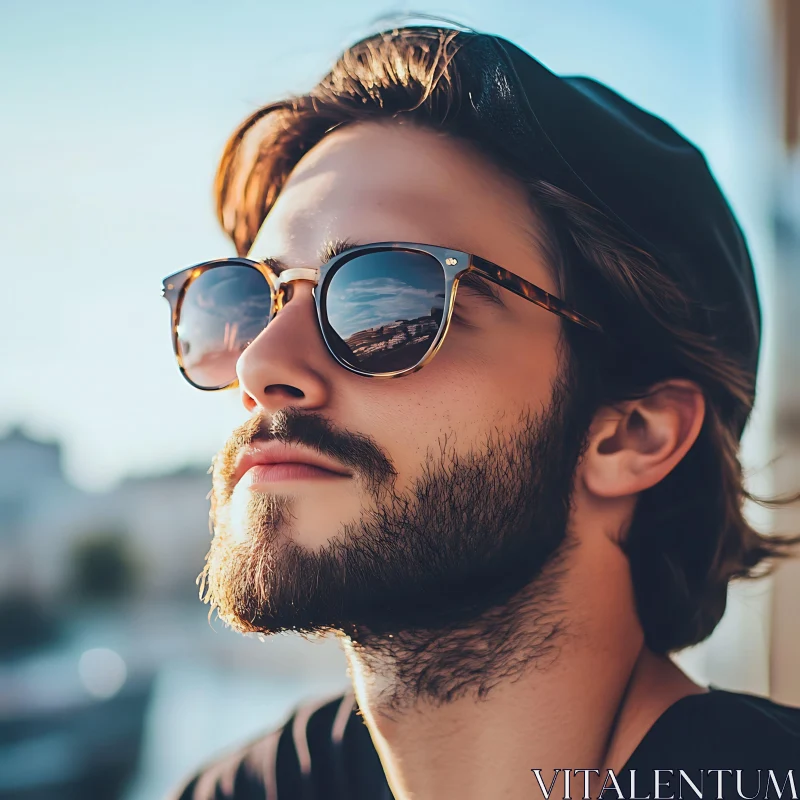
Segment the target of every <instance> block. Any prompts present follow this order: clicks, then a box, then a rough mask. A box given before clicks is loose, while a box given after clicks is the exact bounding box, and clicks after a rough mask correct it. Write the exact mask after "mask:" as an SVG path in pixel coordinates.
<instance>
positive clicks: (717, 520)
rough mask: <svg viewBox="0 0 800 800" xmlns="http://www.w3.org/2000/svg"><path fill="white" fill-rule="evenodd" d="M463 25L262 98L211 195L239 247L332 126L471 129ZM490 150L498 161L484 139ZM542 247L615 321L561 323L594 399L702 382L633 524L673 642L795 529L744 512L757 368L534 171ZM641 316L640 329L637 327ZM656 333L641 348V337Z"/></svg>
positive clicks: (604, 222) (604, 224)
mask: <svg viewBox="0 0 800 800" xmlns="http://www.w3.org/2000/svg"><path fill="white" fill-rule="evenodd" d="M458 48H459V41H458V32H457V31H455V30H448V29H440V30H436V29H431V28H426V29H420V28H416V29H415V28H404V29H400V30H395V31H393V32H391V33H384V34H378V35H376V36H374V37H372V38H370V39H367V40H365V41H362V42H359V43H358V44H357V45H354V46H353V47H351V48H350V49H348V50H347V51H346V52H345V53H344V54H343V55H342V56H341V58H340V59H339V60H338V61H337V62H336V64H335V65H334V66H333V68H332V69H331V71H330V72H329V73H328V75H326V76H325V77H324V78H323V79H322V81H320V83H319V84H318V85H317V86H315V87H314V88H313V89H312V90H311V91H310V92H309V93H308V94H306V95H302V96H300V97H293V98H290V99H287V100H284V101H281V102H278V103H274V104H271V105H268V106H265V107H263V108H261V109H259V110H258V111H256V112H255V113H254V114H252V115H251V116H250V117H248V118H247V119H246V120H245V121H244V122H243V123H242V124H241V125H240V126H239V127H238V129H237V130H236V131H235V132H234V133H233V135H232V136H231V138H230V139H229V141H228V143H227V145H226V147H225V150H224V152H223V155H222V159H221V162H220V165H219V169H218V172H217V177H216V184H215V191H216V198H217V210H218V215H219V219H220V221H221V223H222V226H223V228H224V229H225V231H226V232H227V233H228V235H229V236H230V237H231V238H232V239H233V242H234V244H235V245H236V249H237V251H238V252H239V253H240V254H244V253H246V252H247V251H248V250H249V249H250V246H251V244H252V243H253V240H254V239H255V236H256V234H257V233H258V230H259V228H260V226H261V223H262V222H263V220H264V218H265V217H266V215H267V213H268V212H269V210H270V208H271V207H272V205H273V203H274V202H275V200H276V198H277V197H278V194H279V193H280V191H281V189H282V187H283V185H284V183H285V181H286V179H287V177H288V175H289V173H290V172H291V170H292V169H293V168H294V166H295V165H296V164H297V162H298V161H299V160H300V158H301V157H302V156H303V154H304V153H306V152H307V151H308V150H310V149H311V148H312V147H314V145H316V144H317V143H318V142H319V141H320V140H321V139H322V138H323V137H324V136H326V135H327V134H328V133H329V132H330V131H332V130H333V129H334V128H337V127H339V126H342V125H348V124H352V123H355V122H359V121H366V120H375V119H388V118H391V117H393V116H397V115H403V116H404V117H405V118H409V119H413V120H415V121H417V122H419V123H420V124H423V125H428V126H432V127H434V128H435V129H437V130H444V131H448V132H449V133H451V134H452V135H454V136H458V137H466V138H469V136H468V135H467V134H465V132H464V131H463V130H460V129H459V127H458V124H457V122H455V121H454V120H455V118H456V115H455V114H453V113H451V112H452V111H453V109H456V108H457V107H458V105H459V104H460V102H461V100H462V97H461V93H460V87H459V75H458V70H457V68H456V64H455V63H454V62H453V57H454V55H455V54H456V52H457V50H458ZM474 143H475V144H477V145H478V147H479V148H480V149H481V151H482V152H484V153H485V154H486V155H487V157H489V158H492V159H494V160H495V161H496V162H497V163H498V164H500V165H501V166H503V167H505V168H507V169H510V170H511V172H512V173H513V172H514V165H513V164H505V163H503V162H502V159H500V157H499V156H498V155H497V153H496V152H495V151H494V149H493V147H492V144H491V142H485V141H477V142H474ZM525 183H526V185H527V186H528V189H529V192H530V197H531V202H532V204H533V207H534V208H535V210H536V212H537V214H538V216H539V218H540V219H541V221H542V225H543V232H544V246H545V248H546V251H547V255H548V256H549V258H550V262H551V265H552V266H553V267H554V269H555V272H556V275H557V278H558V281H559V289H560V292H561V296H562V298H564V299H565V300H566V301H567V302H569V303H571V304H572V305H573V306H575V307H576V308H578V309H580V310H581V312H582V313H584V314H587V315H588V316H590V317H592V318H594V319H597V320H598V321H599V322H600V323H601V324H603V325H604V326H605V327H606V328H607V329H608V330H609V331H610V332H611V334H612V335H611V336H609V337H607V340H606V341H607V342H608V344H606V345H603V346H600V347H598V344H597V341H596V337H594V338H593V337H592V336H591V335H587V334H586V333H585V332H584V331H582V330H581V329H579V328H578V326H574V325H567V326H565V328H564V335H565V339H566V341H567V343H568V347H569V354H570V358H569V362H570V367H569V368H570V371H571V373H572V376H573V380H574V382H575V385H576V386H577V387H578V388H579V389H580V391H581V393H582V396H584V397H585V398H586V402H588V403H591V404H592V407H593V408H594V409H597V408H599V407H601V406H603V405H609V404H613V403H615V402H619V401H621V400H624V399H631V398H633V397H641V396H644V395H646V394H647V393H648V391H649V390H651V389H652V387H653V385H654V384H656V383H657V382H659V381H662V380H665V379H667V378H676V377H683V378H688V379H690V380H693V381H695V382H696V383H697V384H698V385H699V386H700V387H701V389H702V391H703V393H704V395H705V398H706V404H707V410H706V417H705V421H704V423H703V427H702V430H701V432H700V435H699V437H698V439H697V441H696V442H695V444H694V445H693V447H692V448H691V450H690V451H689V453H688V454H687V455H686V457H685V458H684V459H683V460H682V461H681V463H680V464H679V465H678V466H677V467H676V468H675V469H674V470H673V471H672V472H671V473H670V474H669V475H668V476H667V477H666V478H665V479H664V480H662V481H661V482H660V483H658V484H657V485H656V486H654V487H653V488H651V489H649V490H647V491H645V492H643V493H642V494H641V495H640V497H639V500H638V503H637V508H636V511H635V514H634V518H633V521H632V524H631V526H630V528H629V530H628V532H627V535H626V538H625V548H626V552H627V554H628V557H629V559H630V564H631V572H632V576H633V582H634V588H635V592H636V599H637V608H638V613H639V617H640V619H641V622H642V626H643V629H644V632H645V638H646V641H647V644H648V646H650V647H651V648H652V649H653V650H655V651H657V652H668V651H672V650H677V649H680V648H682V647H686V646H689V645H692V644H696V643H697V642H700V641H701V640H703V639H704V638H706V637H707V636H708V635H709V634H710V633H711V632H712V631H713V629H714V628H715V627H716V625H717V623H718V622H719V620H720V618H721V617H722V614H723V612H724V610H725V604H726V597H727V586H728V582H729V581H730V580H731V579H733V578H750V577H758V576H760V575H761V574H763V573H765V572H766V571H767V568H768V564H769V559H773V558H776V557H780V556H784V555H786V554H787V552H788V547H789V546H790V545H793V544H795V543H796V542H797V541H800V537H791V538H790V537H778V536H765V535H763V534H761V533H759V532H758V531H756V530H755V529H754V528H753V527H752V526H751V525H750V524H749V523H748V522H747V520H746V519H745V517H744V514H743V504H744V501H745V500H748V499H751V500H752V499H755V498H753V497H752V496H751V495H750V494H749V493H748V492H747V491H746V490H745V488H744V486H743V478H742V470H741V465H740V463H739V458H738V449H739V436H740V434H741V431H742V429H743V427H744V424H745V422H746V420H747V418H748V416H749V413H750V410H751V408H752V405H753V400H754V385H753V377H752V375H751V374H749V373H748V371H746V370H745V369H743V368H742V367H741V366H739V365H738V364H737V363H736V362H735V361H734V360H732V359H731V358H730V357H729V356H727V355H726V354H725V353H724V352H722V351H721V350H719V349H718V348H717V347H716V346H715V344H714V341H713V339H712V338H711V337H709V336H706V335H703V334H701V333H700V332H699V331H698V330H697V329H696V328H697V326H693V324H692V320H694V319H695V318H696V313H695V312H696V304H695V303H694V302H693V301H692V300H691V299H690V298H689V297H688V296H687V295H686V294H685V293H684V292H683V291H682V290H681V288H680V287H679V286H678V285H677V284H676V283H674V282H673V281H672V280H670V279H669V278H668V277H666V275H665V273H664V272H663V271H661V270H660V269H659V265H658V263H657V261H656V260H655V259H654V258H653V257H652V256H651V255H650V254H648V253H647V252H644V251H643V250H641V249H640V248H637V247H636V246H634V245H633V244H632V243H631V242H630V241H628V240H626V238H625V236H624V235H623V234H622V233H621V231H620V230H619V228H618V227H617V226H616V225H615V224H614V223H613V222H612V221H611V220H610V219H609V218H608V217H607V216H606V215H604V214H603V213H602V212H601V211H599V210H598V209H596V208H594V207H592V206H590V205H588V204H586V203H585V202H583V201H581V200H579V199H578V198H576V197H574V196H573V195H570V194H568V193H567V192H565V191H563V190H561V189H559V188H558V187H556V186H553V185H552V184H550V183H547V182H545V181H543V180H536V179H533V180H531V179H529V178H527V177H526V179H525ZM645 330H646V334H647V335H646V336H645V335H643V331H645ZM645 340H646V341H647V351H646V352H644V351H643V350H642V349H640V347H641V346H640V345H639V344H638V343H640V342H643V341H645Z"/></svg>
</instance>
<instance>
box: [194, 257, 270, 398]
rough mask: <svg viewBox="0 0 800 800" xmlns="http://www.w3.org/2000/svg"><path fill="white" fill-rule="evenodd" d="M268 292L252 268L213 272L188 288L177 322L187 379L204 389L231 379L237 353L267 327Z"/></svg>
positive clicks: (215, 269)
mask: <svg viewBox="0 0 800 800" xmlns="http://www.w3.org/2000/svg"><path fill="white" fill-rule="evenodd" d="M270 308H271V292H270V285H269V283H268V282H267V279H266V278H265V277H264V276H263V275H262V274H261V273H260V272H259V271H258V270H256V269H253V268H252V267H247V266H244V265H239V264H226V265H223V266H218V267H212V268H210V269H208V270H206V271H205V272H203V273H202V274H201V275H199V276H198V277H197V278H195V279H194V280H193V281H192V282H191V283H190V284H189V286H188V287H187V289H186V291H185V293H184V295H183V300H182V302H181V306H180V317H179V319H178V352H179V354H180V357H181V362H182V363H183V368H184V371H185V372H186V375H187V377H188V378H189V380H191V381H192V382H193V383H194V384H196V385H197V386H200V387H202V388H204V389H218V388H220V387H222V386H227V385H228V384H229V383H232V382H233V381H234V380H235V379H236V362H237V361H238V359H239V356H240V355H241V354H242V351H243V350H244V349H245V348H246V347H247V345H248V344H250V342H252V341H253V339H255V338H256V336H258V334H259V333H261V331H263V330H264V328H265V327H266V326H267V323H268V322H269V314H270Z"/></svg>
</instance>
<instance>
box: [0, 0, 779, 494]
mask: <svg viewBox="0 0 800 800" xmlns="http://www.w3.org/2000/svg"><path fill="white" fill-rule="evenodd" d="M753 5H755V4H753V3H750V4H749V6H748V4H747V3H745V2H730V3H729V2H727V0H648V2H642V0H603V2H598V1H597V0H560V1H559V2H557V3H555V2H552V0H527V2H524V3H523V2H520V0H510V1H508V2H503V1H502V0H491V2H477V0H475V1H472V2H468V1H466V0H465V1H464V2H452V1H451V2H450V3H447V4H438V3H430V2H417V3H415V4H414V9H415V10H416V11H424V12H429V13H436V14H440V15H441V16H443V17H448V18H452V19H456V20H459V21H461V22H463V23H465V24H469V25H472V26H474V27H477V28H480V29H484V30H490V31H493V32H496V33H500V34H502V35H505V36H507V37H508V38H510V39H513V40H514V41H515V42H516V43H518V44H519V45H521V46H522V47H524V48H526V49H527V50H528V51H529V52H531V53H532V54H533V55H535V56H536V57H537V58H539V59H540V60H541V61H543V62H544V63H545V64H546V65H547V66H549V67H550V68H551V69H554V70H555V71H557V72H563V73H573V74H586V75H591V76H593V77H596V78H599V79H601V80H604V81H606V82H608V83H609V84H611V85H612V86H613V87H614V88H616V89H617V90H618V91H620V92H622V93H623V94H625V95H626V96H628V97H629V98H630V99H632V100H634V101H636V102H638V103H640V104H641V105H643V106H645V107H646V108H648V109H651V110H654V111H656V112H657V113H659V114H661V115H662V116H664V117H665V118H666V119H667V120H669V121H670V122H671V123H673V124H674V125H675V126H676V127H677V128H678V129H679V130H682V131H683V132H684V133H685V134H686V135H688V136H689V137H690V138H693V139H694V140H695V141H697V142H698V144H700V146H701V147H703V148H704V149H705V150H706V153H707V155H708V157H709V160H710V162H711V164H712V167H713V168H714V170H715V172H716V173H717V175H718V178H719V179H720V182H721V183H722V185H723V188H725V190H726V191H727V192H728V193H729V196H730V198H731V201H732V203H733V205H734V208H736V209H737V211H738V212H739V213H740V215H741V218H742V222H743V224H744V226H745V229H746V231H747V232H748V233H749V234H750V235H751V236H752V237H753V238H752V240H751V245H753V246H754V250H755V252H756V255H758V252H759V248H760V245H759V238H760V237H761V236H762V233H761V227H760V226H761V223H762V221H763V219H762V218H763V213H764V212H763V208H764V204H763V202H762V200H763V196H764V191H765V184H764V181H763V180H762V179H760V178H759V177H758V175H759V173H758V169H759V165H760V164H761V163H762V161H763V158H761V157H759V156H758V154H757V153H756V154H755V156H754V155H753V154H752V153H749V154H748V157H747V159H743V158H742V156H743V154H745V153H747V145H748V142H749V141H750V138H752V137H753V136H755V137H756V138H757V136H758V130H759V123H758V121H757V120H756V121H754V120H753V117H754V113H753V111H752V109H748V108H747V107H745V106H744V105H743V101H742V97H743V94H746V90H747V86H748V81H757V80H758V79H759V69H760V67H759V65H758V63H755V62H754V63H751V64H748V63H743V62H742V60H741V58H740V57H739V56H738V55H737V48H738V52H741V50H742V47H741V41H740V38H741V31H742V30H744V29H746V28H747V29H749V28H748V26H750V27H752V25H751V22H752V21H751V20H743V19H741V18H739V17H737V9H742V8H744V7H750V6H753ZM397 9H398V7H397V6H396V5H393V4H387V5H381V3H379V2H378V3H376V2H374V0H373V1H372V2H360V1H359V2H342V3H333V2H316V0H304V1H303V2H296V3H273V2H268V1H267V0H261V2H250V1H248V2H245V1H244V0H229V1H228V2H225V3H221V2H207V1H206V2H200V1H199V0H193V2H188V1H186V0H180V1H178V2H161V3H156V2H152V0H146V1H144V2H141V1H140V2H136V3H133V2H129V3H108V2H107V0H105V1H104V2H85V1H83V2H82V1H81V0H73V2H69V3H64V2H60V0H59V1H58V2H55V1H54V0H39V1H38V2H30V0H0V108H2V113H1V114H0V180H1V183H0V186H2V191H0V246H2V251H1V252H2V256H1V257H0V270H2V279H3V286H4V291H3V292H0V341H2V342H3V345H2V349H1V350H0V352H2V362H0V363H1V364H2V369H3V379H2V391H1V392H0V431H2V429H3V428H4V427H7V426H8V425H11V424H13V423H15V422H21V423H23V424H24V425H25V426H26V427H27V428H28V429H29V430H30V431H32V432H34V433H36V434H39V435H44V436H52V437H58V438H60V439H61V440H62V441H63V442H64V444H65V454H66V464H67V467H68V469H69V472H70V475H71V476H72V477H73V478H74V479H75V480H76V481H77V482H78V483H80V484H81V485H83V486H86V487H95V488H101V487H103V486H106V485H108V484H109V483H111V482H113V481H115V480H117V479H118V478H119V477H120V476H122V475H124V474H128V473H143V472H147V471H151V470H164V469H170V468H173V467H177V466H180V465H183V464H186V463H199V464H207V463H208V462H209V459H210V457H211V455H212V454H213V453H214V452H215V451H216V450H217V449H218V447H219V446H220V445H221V444H222V443H223V442H224V440H225V438H226V436H227V435H228V433H229V432H230V430H231V429H232V428H233V427H234V426H236V425H238V424H240V423H241V421H242V420H243V419H244V411H243V409H242V407H241V405H240V403H239V401H238V398H237V396H236V395H235V393H218V394H216V395H212V394H203V393H200V392H195V391H193V390H192V389H191V388H190V387H189V386H188V384H184V383H183V382H182V380H181V379H180V377H179V375H178V373H177V370H176V369H175V367H174V363H173V359H172V354H171V350H170V344H169V340H168V317H167V304H166V302H165V301H164V300H163V299H162V298H161V297H160V296H159V289H160V281H161V278H162V277H163V276H165V275H167V274H169V273H171V272H175V271H177V270H179V269H181V268H183V267H185V266H188V265H190V264H192V263H195V262H197V261H201V260H205V259H209V258H216V257H220V256H225V255H230V254H232V252H233V251H232V247H231V245H230V243H229V242H228V241H227V240H226V239H225V237H224V236H223V235H222V233H221V231H220V230H219V229H218V227H217V224H216V221H215V218H214V215H213V209H212V200H211V181H212V176H213V173H214V169H215V166H216V159H217V157H218V155H219V153H220V150H221V148H222V146H223V144H224V142H225V140H226V138H227V136H228V134H229V133H230V132H231V130H232V129H233V127H234V126H235V125H236V124H237V123H238V122H239V121H240V120H241V119H242V118H243V117H244V116H245V115H246V114H248V113H249V112H250V111H252V110H253V109H254V108H256V107H257V106H259V105H261V104H263V103H265V102H268V101H270V100H272V99H275V98H277V97H280V96H282V95H284V94H286V93H289V92H294V91H302V90H304V89H306V88H308V87H309V86H310V85H311V84H312V83H313V82H315V81H316V80H317V79H318V78H319V77H320V76H321V75H322V74H323V73H324V71H325V70H326V68H327V67H328V66H329V64H330V63H331V62H332V60H333V59H334V58H335V56H336V55H337V53H338V51H339V50H341V49H342V48H343V47H345V46H346V45H347V44H348V43H349V42H351V41H352V40H354V39H356V38H358V37H360V36H361V35H363V34H365V33H367V32H369V31H370V30H371V29H372V28H373V27H374V26H373V23H374V21H375V20H376V18H377V17H379V16H380V15H381V14H382V13H386V12H390V11H396V10H397ZM756 22H757V20H756ZM760 158H761V160H759V159H760ZM759 181H760V182H759Z"/></svg>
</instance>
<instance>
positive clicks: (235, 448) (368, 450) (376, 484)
mask: <svg viewBox="0 0 800 800" xmlns="http://www.w3.org/2000/svg"><path fill="white" fill-rule="evenodd" d="M271 441H278V442H281V443H282V444H287V445H301V446H304V447H307V448H309V449H310V450H314V451H315V452H317V453H319V454H320V455H323V456H326V457H328V458H331V459H333V460H334V461H337V462H339V463H340V464H342V465H343V466H346V467H349V468H350V469H351V470H353V472H354V473H355V474H357V475H358V476H359V477H360V478H361V479H362V480H364V481H365V482H366V483H367V485H368V487H369V488H370V489H371V490H372V491H373V492H374V491H377V490H378V489H379V488H380V487H382V486H385V485H386V484H388V483H389V482H390V481H391V480H392V479H393V478H394V477H395V476H396V475H397V470H396V469H395V468H394V465H393V464H392V461H391V459H390V458H389V456H388V454H387V453H386V452H385V451H384V450H383V449H382V448H381V447H380V445H379V444H378V443H377V442H376V441H375V440H374V439H373V438H372V437H370V436H366V435H365V434H362V433H352V432H351V431H347V430H344V429H343V428H339V427H337V426H336V425H334V424H333V423H332V422H331V421H330V420H329V419H327V418H326V417H325V416H323V415H322V414H320V413H318V412H316V411H302V410H300V409H295V408H287V409H284V410H281V411H278V412H276V413H275V414H272V415H271V416H270V417H267V416H265V415H259V416H255V417H252V418H251V419H249V420H248V421H247V422H246V423H244V425H242V426H240V427H239V428H237V429H236V430H235V431H234V433H233V434H232V435H231V437H230V439H228V441H227V443H226V444H225V446H224V447H223V448H222V450H220V451H219V453H217V455H216V456H214V460H213V462H212V469H213V471H214V477H215V483H216V482H217V481H220V483H221V485H222V486H223V487H226V493H227V492H229V491H230V490H231V487H230V482H231V480H232V479H233V475H234V472H235V469H236V458H237V456H238V454H239V451H240V450H241V449H242V448H243V447H247V446H248V445H250V444H253V443H255V442H271Z"/></svg>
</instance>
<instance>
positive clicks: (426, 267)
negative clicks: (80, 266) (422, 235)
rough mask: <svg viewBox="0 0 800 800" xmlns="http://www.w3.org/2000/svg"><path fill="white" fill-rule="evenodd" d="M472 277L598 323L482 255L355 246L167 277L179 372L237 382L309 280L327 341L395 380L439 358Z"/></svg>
mask: <svg viewBox="0 0 800 800" xmlns="http://www.w3.org/2000/svg"><path fill="white" fill-rule="evenodd" d="M466 273H475V275H476V276H478V277H479V278H483V279H485V280H487V281H490V282H491V283H493V284H495V285H497V286H501V287H503V288H504V289H508V290H509V291H511V292H513V293H514V294H516V295H519V296H520V297H524V298H525V299H526V300H530V301H531V302H532V303H535V304H536V305H537V306H540V307H541V308H544V309H546V310H547V311H550V312H552V313H553V314H558V315H559V316H560V317H563V318H564V319H568V320H569V321H570V322H574V323H576V324H577V325H581V326H583V327H584V328H588V329H590V330H593V331H598V332H600V331H602V328H601V326H600V325H599V324H598V323H596V322H594V321H592V320H590V319H587V318H586V317H584V316H583V315H582V314H579V313H578V312H577V311H575V310H574V309H571V308H570V307H569V306H568V305H567V304H566V303H564V302H563V301H561V300H559V299H558V298H557V297H554V296H553V295H551V294H549V293H548V292H546V291H544V289H540V288H539V287H538V286H535V285H534V284H532V283H529V282H528V281H526V280H524V279H523V278H520V277H519V276H518V275H514V274H513V273H511V272H509V271H508V270H505V269H503V268H502V267H498V266H497V264H493V263H492V262H491V261H486V260H485V259H483V258H480V257H478V256H474V255H470V254H468V253H462V252H460V251H459V250H450V249H448V248H445V247H435V246H432V245H423V244H409V243H406V242H381V243H378V244H369V245H363V246H359V247H350V248H348V249H346V250H343V251H342V252H340V253H338V254H337V255H335V256H334V257H333V258H332V259H330V260H329V261H328V262H327V263H326V264H324V265H323V266H321V267H319V268H314V269H306V268H295V269H282V270H280V272H278V271H276V270H275V269H273V268H272V267H271V266H270V265H269V264H268V263H266V262H264V261H251V260H250V259H247V258H223V259H217V260H216V261H206V262H204V263H202V264H197V265H196V266H194V267H189V268H188V269H184V270H182V271H181V272H176V273H175V274H174V275H170V276H169V277H168V278H165V279H164V286H163V292H162V294H163V296H164V297H166V298H167V300H168V301H169V304H170V310H171V317H172V345H173V348H174V350H175V356H176V358H177V361H178V367H179V368H180V371H181V374H182V375H183V377H184V378H186V380H187V381H188V382H189V383H191V384H192V386H195V387H196V388H198V389H202V390H204V391H215V390H217V389H229V388H234V387H235V386H236V385H237V376H236V362H237V361H238V359H239V357H240V356H241V354H242V352H243V351H244V350H245V348H246V347H247V346H248V345H249V344H250V343H251V342H252V341H253V340H254V339H255V338H256V337H257V336H258V335H259V334H260V333H261V332H262V331H263V330H264V329H265V328H266V327H267V325H269V322H270V320H271V319H272V318H273V317H274V316H275V314H277V313H278V312H279V311H280V310H281V308H282V307H283V304H284V302H285V299H286V297H285V295H286V287H287V286H288V285H289V284H290V283H291V282H292V281H312V282H313V283H314V297H315V300H316V305H317V318H318V320H319V326H320V330H321V332H322V338H323V340H324V341H325V345H326V346H327V348H328V350H329V351H330V354H331V355H332V356H333V358H334V359H336V361H337V362H338V363H339V364H341V366H343V367H344V368H345V369H347V370H350V372H354V373H356V374H357V375H363V376H365V377H370V378H397V377H400V376H401V375H408V374H410V373H412V372H415V371H416V370H418V369H420V368H422V367H423V366H425V364H427V363H428V362H429V361H430V360H431V359H432V358H433V357H434V355H436V352H437V351H438V349H439V348H440V347H441V345H442V342H443V341H444V337H445V335H446V333H447V330H448V328H449V325H450V318H451V316H452V313H453V307H454V305H455V299H456V291H457V289H458V284H459V281H460V280H462V279H463V278H464V276H465V274H466Z"/></svg>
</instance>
